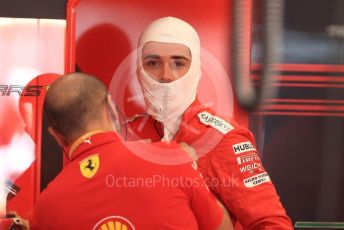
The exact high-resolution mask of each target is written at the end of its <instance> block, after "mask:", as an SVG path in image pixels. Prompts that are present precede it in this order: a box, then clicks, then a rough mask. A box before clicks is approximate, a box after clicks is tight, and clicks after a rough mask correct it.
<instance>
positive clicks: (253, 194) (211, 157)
mask: <svg viewBox="0 0 344 230" xmlns="http://www.w3.org/2000/svg"><path fill="white" fill-rule="evenodd" d="M204 111H206V112H209V113H210V114H212V115H216V113H214V112H213V111H211V110H210V109H208V108H205V107H203V106H202V105H201V104H200V103H199V102H198V101H197V100H196V101H195V102H194V103H193V104H192V105H191V106H190V107H189V108H188V110H187V111H186V112H185V113H184V115H183V118H182V122H181V125H180V129H179V131H178V132H177V134H176V136H175V138H174V141H176V142H186V143H188V144H189V145H191V146H192V147H194V148H195V150H196V152H197V154H198V156H199V160H198V168H199V170H200V171H201V173H202V174H203V176H204V177H205V180H206V184H207V185H208V186H209V187H210V188H211V190H212V191H213V193H214V194H215V195H216V196H217V198H218V199H219V200H220V201H222V203H223V204H224V205H225V207H226V208H227V209H228V211H229V212H230V213H231V216H232V217H233V218H234V222H236V221H235V220H237V222H236V225H235V229H242V228H244V229H269V230H271V229H276V230H286V229H293V227H292V224H291V220H290V219H289V217H288V216H287V215H286V212H285V210H284V208H283V206H282V204H281V202H280V200H279V197H278V195H277V193H276V190H275V187H274V185H273V184H272V182H271V181H269V177H268V175H267V173H266V171H265V169H264V167H263V165H262V163H261V161H260V158H259V154H258V152H257V150H256V144H255V141H254V138H253V135H252V133H251V132H250V131H249V130H248V129H247V128H245V127H243V126H240V125H238V124H237V123H236V122H235V121H230V122H228V123H229V124H230V125H231V126H232V127H233V129H232V130H231V131H229V132H228V133H226V134H225V135H224V134H222V133H221V132H220V131H219V130H217V129H216V128H214V127H212V126H208V125H205V124H203V123H202V122H201V121H200V118H199V117H198V114H200V113H202V112H204ZM216 116H217V117H220V119H223V120H227V121H228V119H225V118H222V117H221V116H220V115H216ZM143 119H144V117H143V118H139V119H136V120H134V121H132V122H130V123H129V131H130V132H129V133H130V134H135V135H131V136H129V139H138V138H142V139H152V141H159V140H160V139H161V136H162V129H161V125H160V124H157V123H158V122H156V121H154V120H153V119H152V118H149V119H147V118H146V122H145V124H144V127H142V123H143V122H142V121H143ZM139 128H140V129H139ZM247 142H250V143H251V144H252V146H250V147H249V148H248V149H245V147H247V146H248V145H247V144H248V143H247ZM245 144H246V145H245ZM234 147H236V149H237V154H235V152H234ZM240 147H241V148H243V150H241V149H240ZM238 148H239V149H238ZM246 150H247V151H246ZM249 178H251V179H249ZM244 181H246V185H245V182H244ZM253 181H254V182H253ZM253 183H255V184H253ZM250 186H251V187H250ZM238 222H240V223H238ZM240 224H241V225H242V226H241V225H240Z"/></svg>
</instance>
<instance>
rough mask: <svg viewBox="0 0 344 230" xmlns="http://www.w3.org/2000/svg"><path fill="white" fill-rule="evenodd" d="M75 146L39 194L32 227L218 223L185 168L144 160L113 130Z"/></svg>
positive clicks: (215, 210) (215, 209)
mask: <svg viewBox="0 0 344 230" xmlns="http://www.w3.org/2000/svg"><path fill="white" fill-rule="evenodd" d="M76 143H77V145H76V146H75V145H74V146H72V148H73V149H71V150H70V151H72V152H73V154H72V157H71V159H70V162H69V163H68V164H67V165H66V166H65V168H64V169H63V171H62V172H61V173H60V174H59V175H58V176H57V177H56V178H55V179H54V180H53V181H52V182H51V183H50V184H49V186H48V187H47V189H46V190H45V191H43V193H42V194H41V195H40V197H39V199H38V202H37V205H36V208H35V211H34V223H33V229H39V230H44V229H49V230H54V229H56V230H62V229H63V230H69V229H81V230H84V229H96V230H98V229H99V230H100V229H102V230H103V229H109V230H110V229H121V230H125V229H127V230H132V229H138V230H140V229H207V230H208V229H209V230H210V229H216V228H217V227H218V226H219V225H220V223H221V221H222V218H223V212H222V210H221V208H220V207H219V205H218V204H217V203H216V201H215V199H214V197H213V196H212V195H211V193H210V192H209V190H208V189H207V187H206V186H205V185H204V181H203V180H202V178H201V177H200V175H199V172H198V171H196V170H195V169H194V168H193V167H192V166H191V165H190V164H183V165H159V164H154V163H151V162H149V161H146V160H143V159H142V158H140V157H138V156H136V155H134V154H132V153H131V151H129V150H128V148H127V147H126V145H125V143H124V142H123V141H122V139H120V138H119V137H118V136H117V134H115V133H113V132H103V133H97V134H94V135H90V137H87V138H82V139H81V141H80V140H79V143H78V141H77V142H76ZM131 144H133V145H138V146H139V148H140V149H144V148H145V146H146V145H147V144H145V143H131ZM159 144H160V145H161V143H159ZM140 145H142V146H140ZM74 149H75V150H74ZM180 151H182V150H180ZM186 181H188V183H186ZM190 181H192V182H193V183H192V184H190Z"/></svg>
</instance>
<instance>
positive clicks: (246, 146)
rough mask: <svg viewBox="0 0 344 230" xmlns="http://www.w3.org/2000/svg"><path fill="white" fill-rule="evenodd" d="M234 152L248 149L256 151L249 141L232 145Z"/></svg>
mask: <svg viewBox="0 0 344 230" xmlns="http://www.w3.org/2000/svg"><path fill="white" fill-rule="evenodd" d="M232 147H233V151H234V153H235V154H240V153H245V152H249V151H256V148H255V147H254V146H253V144H252V143H251V142H249V141H245V142H240V143H238V144H235V145H232Z"/></svg>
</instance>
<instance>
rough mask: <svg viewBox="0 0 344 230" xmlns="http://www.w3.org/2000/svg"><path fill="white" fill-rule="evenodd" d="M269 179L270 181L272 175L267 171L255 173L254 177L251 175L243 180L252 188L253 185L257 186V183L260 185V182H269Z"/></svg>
mask: <svg viewBox="0 0 344 230" xmlns="http://www.w3.org/2000/svg"><path fill="white" fill-rule="evenodd" d="M269 181H270V177H269V174H268V173H267V172H264V173H260V174H257V175H254V176H252V177H249V178H246V179H244V180H243V182H244V185H245V186H246V187H247V188H252V187H255V186H257V185H260V184H263V183H265V182H269Z"/></svg>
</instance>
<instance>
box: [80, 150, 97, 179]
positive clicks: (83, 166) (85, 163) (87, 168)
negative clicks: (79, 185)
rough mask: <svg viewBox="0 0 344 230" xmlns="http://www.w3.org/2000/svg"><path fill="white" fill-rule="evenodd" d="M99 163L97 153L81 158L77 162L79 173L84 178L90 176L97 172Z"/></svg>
mask: <svg viewBox="0 0 344 230" xmlns="http://www.w3.org/2000/svg"><path fill="white" fill-rule="evenodd" d="M99 163H100V162H99V155H98V154H95V155H92V156H89V157H87V158H85V159H83V160H82V161H80V162H79V164H80V171H81V174H82V175H83V176H84V177H86V178H92V177H93V176H94V175H95V174H96V173H97V172H98V169H99Z"/></svg>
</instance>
